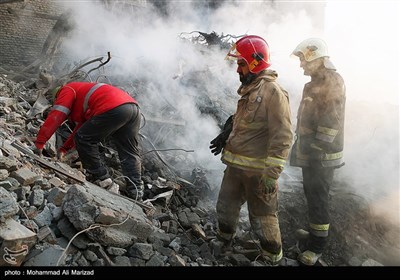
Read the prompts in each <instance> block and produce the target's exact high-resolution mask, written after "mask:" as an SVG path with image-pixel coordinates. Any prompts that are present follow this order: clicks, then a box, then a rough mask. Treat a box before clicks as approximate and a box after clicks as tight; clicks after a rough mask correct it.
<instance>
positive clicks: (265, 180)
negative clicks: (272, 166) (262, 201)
mask: <svg viewBox="0 0 400 280" xmlns="http://www.w3.org/2000/svg"><path fill="white" fill-rule="evenodd" d="M260 184H261V185H262V186H263V187H264V189H265V193H266V194H271V193H274V192H275V191H276V188H277V186H278V184H277V180H276V179H274V178H271V177H269V176H267V175H262V176H261V179H260Z"/></svg>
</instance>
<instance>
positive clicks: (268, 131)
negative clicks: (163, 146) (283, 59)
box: [210, 35, 293, 265]
mask: <svg viewBox="0 0 400 280" xmlns="http://www.w3.org/2000/svg"><path fill="white" fill-rule="evenodd" d="M227 58H233V59H236V60H237V73H238V74H239V79H240V81H241V86H240V87H239V89H238V90H237V93H238V94H239V101H238V104H237V110H236V112H235V113H234V115H233V116H231V117H230V118H229V119H228V122H227V123H226V125H225V128H224V131H223V132H222V133H221V134H220V135H218V136H217V138H215V139H214V140H212V141H211V146H210V148H211V151H212V152H213V153H214V155H218V154H219V153H221V151H222V157H221V160H222V162H223V163H224V164H226V166H227V167H226V169H225V172H224V177H223V179H222V184H221V189H220V192H219V195H218V201H217V206H216V210H217V219H218V230H217V239H216V240H214V242H213V245H212V246H214V245H215V244H220V245H221V247H222V248H224V249H223V250H227V249H229V247H230V245H231V243H232V241H233V239H234V237H235V233H236V227H237V223H238V220H239V213H240V210H241V207H242V206H243V204H244V203H245V202H247V207H248V211H249V220H250V224H251V228H252V231H253V232H254V234H255V235H256V236H257V238H258V239H259V240H260V245H261V249H262V250H261V251H262V252H261V254H262V256H263V258H264V260H266V261H267V262H268V263H269V264H271V265H277V264H279V262H280V260H281V259H282V256H283V254H282V240H281V233H280V228H279V221H278V216H277V211H278V200H277V195H278V178H279V176H280V174H281V172H282V171H283V168H284V165H285V163H286V159H287V157H288V154H289V150H290V148H291V145H292V139H293V134H292V131H291V119H290V115H291V112H290V106H289V96H288V93H287V92H286V91H285V90H284V89H283V88H282V87H281V86H280V85H279V84H278V82H277V77H278V74H277V73H276V72H275V71H274V70H270V69H268V67H269V66H270V65H271V62H270V52H269V47H268V44H267V42H266V41H265V40H264V39H263V38H261V37H259V36H255V35H249V36H245V37H243V38H241V39H240V40H238V41H237V42H236V43H235V44H234V45H233V46H232V48H231V50H230V51H229V53H228V54H227Z"/></svg>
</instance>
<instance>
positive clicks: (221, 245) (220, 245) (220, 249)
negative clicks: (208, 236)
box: [210, 238, 233, 258]
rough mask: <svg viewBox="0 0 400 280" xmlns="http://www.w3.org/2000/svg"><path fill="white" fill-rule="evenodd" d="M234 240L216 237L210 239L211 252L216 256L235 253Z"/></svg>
mask: <svg viewBox="0 0 400 280" xmlns="http://www.w3.org/2000/svg"><path fill="white" fill-rule="evenodd" d="M232 243H233V242H232V240H224V239H220V238H215V239H212V240H211V241H210V247H211V252H212V254H213V255H214V257H217V258H218V257H223V256H227V255H230V254H231V253H233V248H232Z"/></svg>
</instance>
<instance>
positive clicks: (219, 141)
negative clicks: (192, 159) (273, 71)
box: [210, 133, 226, 156]
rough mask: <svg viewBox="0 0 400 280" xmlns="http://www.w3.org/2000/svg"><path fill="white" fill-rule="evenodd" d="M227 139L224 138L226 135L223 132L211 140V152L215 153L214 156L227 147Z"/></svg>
mask: <svg viewBox="0 0 400 280" xmlns="http://www.w3.org/2000/svg"><path fill="white" fill-rule="evenodd" d="M225 141H226V139H224V135H223V133H221V134H219V135H218V136H217V137H215V138H214V139H213V140H212V141H211V142H210V144H211V145H210V149H211V153H213V154H214V156H216V155H218V154H220V153H221V151H222V149H223V148H224V147H225Z"/></svg>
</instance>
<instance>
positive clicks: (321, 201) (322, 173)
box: [302, 167, 334, 253]
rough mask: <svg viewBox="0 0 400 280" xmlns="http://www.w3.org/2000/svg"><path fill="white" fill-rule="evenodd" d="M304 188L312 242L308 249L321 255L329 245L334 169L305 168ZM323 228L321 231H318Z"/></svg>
mask: <svg viewBox="0 0 400 280" xmlns="http://www.w3.org/2000/svg"><path fill="white" fill-rule="evenodd" d="M302 172H303V187H304V194H305V196H306V199H307V205H308V218H309V223H310V240H309V242H308V247H309V248H308V249H309V250H311V251H314V252H316V253H321V252H322V250H323V248H324V247H325V245H326V243H327V237H328V229H322V227H323V225H328V226H329V222H330V218H329V188H330V186H331V185H332V182H333V173H334V168H326V167H303V168H302ZM318 227H321V229H318Z"/></svg>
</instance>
